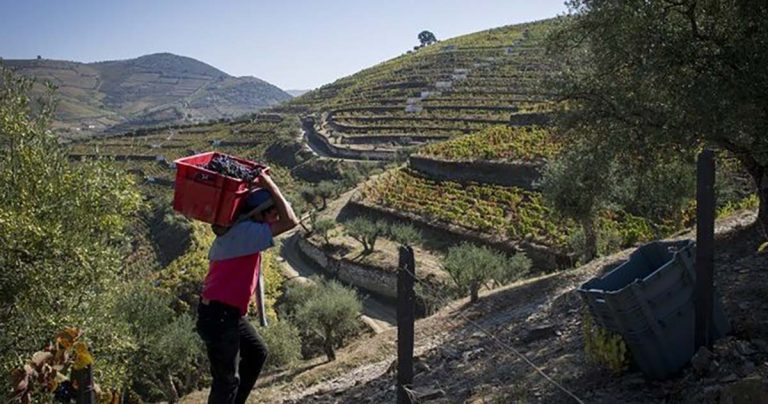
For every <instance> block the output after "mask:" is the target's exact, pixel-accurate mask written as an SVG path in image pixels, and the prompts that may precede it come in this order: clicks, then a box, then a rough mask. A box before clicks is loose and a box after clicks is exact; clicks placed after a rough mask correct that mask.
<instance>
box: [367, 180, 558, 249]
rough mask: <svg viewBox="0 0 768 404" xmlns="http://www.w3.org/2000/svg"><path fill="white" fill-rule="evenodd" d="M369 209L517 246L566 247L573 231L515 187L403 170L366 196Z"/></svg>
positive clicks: (372, 185)
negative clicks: (526, 242)
mask: <svg viewBox="0 0 768 404" xmlns="http://www.w3.org/2000/svg"><path fill="white" fill-rule="evenodd" d="M360 198H361V199H362V201H363V202H365V203H370V204H373V205H378V206H383V207H387V208H390V209H393V210H395V211H401V212H410V213H414V214H416V215H418V216H421V217H423V218H425V219H426V220H437V221H440V222H444V223H450V224H458V225H460V226H462V227H464V228H466V229H469V230H476V231H480V232H484V233H489V234H494V235H497V236H501V237H502V238H509V239H512V240H524V239H527V240H532V241H536V242H538V243H541V244H544V245H548V246H553V247H564V246H565V245H566V242H567V234H568V232H569V231H570V230H572V227H571V226H569V225H568V224H567V223H565V222H563V221H562V220H560V219H558V218H557V217H556V216H555V215H554V214H553V213H552V212H551V211H550V210H549V209H548V208H546V207H545V206H544V205H543V204H542V199H541V195H540V194H538V193H536V192H530V191H525V190H523V189H519V188H514V187H501V186H495V185H488V184H477V183H475V184H472V183H470V184H459V183H456V182H450V181H434V180H431V179H428V178H425V177H422V176H420V175H418V174H417V173H415V172H413V171H410V170H407V169H402V170H394V171H390V172H388V173H387V174H384V175H382V176H381V177H379V178H378V179H377V180H375V181H372V182H369V183H366V184H365V185H364V186H363V187H362V188H361V190H360Z"/></svg>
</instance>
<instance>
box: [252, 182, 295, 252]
mask: <svg viewBox="0 0 768 404" xmlns="http://www.w3.org/2000/svg"><path fill="white" fill-rule="evenodd" d="M259 182H260V184H261V186H263V187H264V188H266V189H267V190H269V192H270V193H272V199H273V200H274V202H275V208H277V212H278V214H279V215H280V219H278V221H277V222H275V223H271V224H270V225H269V227H270V230H272V237H276V236H278V235H280V234H283V233H285V232H287V231H288V230H291V229H293V228H294V227H296V226H297V225H298V224H299V219H297V218H296V213H294V211H293V208H292V207H291V205H290V204H289V203H288V201H286V200H285V197H284V196H283V194H282V192H280V188H278V187H277V185H276V184H275V182H274V181H272V177H270V176H269V174H266V173H265V174H262V175H261V176H260V177H259Z"/></svg>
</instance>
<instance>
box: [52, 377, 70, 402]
mask: <svg viewBox="0 0 768 404" xmlns="http://www.w3.org/2000/svg"><path fill="white" fill-rule="evenodd" d="M53 397H54V398H55V399H56V401H59V402H62V403H69V402H71V401H72V400H73V399H74V398H75V389H74V387H72V382H71V381H69V380H65V381H63V382H61V384H59V386H58V387H57V388H56V391H54V392H53Z"/></svg>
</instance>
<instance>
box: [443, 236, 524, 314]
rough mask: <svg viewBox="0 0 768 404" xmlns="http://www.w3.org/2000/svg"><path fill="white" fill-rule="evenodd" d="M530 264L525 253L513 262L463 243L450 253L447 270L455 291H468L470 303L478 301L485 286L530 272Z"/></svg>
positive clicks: (447, 257) (446, 262)
mask: <svg viewBox="0 0 768 404" xmlns="http://www.w3.org/2000/svg"><path fill="white" fill-rule="evenodd" d="M530 266H531V262H530V260H529V259H528V258H527V257H525V255H524V254H518V256H516V257H515V258H514V259H513V260H510V259H509V258H507V256H506V255H504V254H502V253H500V252H496V251H493V250H491V249H489V248H487V247H480V246H476V245H473V244H469V243H462V244H461V245H459V246H458V247H452V248H450V249H449V250H448V255H447V256H446V258H445V262H444V268H445V270H446V272H448V274H449V275H450V276H451V279H452V280H453V282H454V284H455V286H456V289H457V290H459V291H460V292H462V293H466V292H467V291H468V292H469V295H470V302H473V303H474V302H476V301H477V299H478V292H479V291H480V288H481V287H482V286H487V285H489V284H490V283H491V281H494V282H496V283H501V282H508V281H511V280H514V279H517V278H518V277H520V276H521V275H522V274H524V273H525V272H527V271H528V270H529V269H530Z"/></svg>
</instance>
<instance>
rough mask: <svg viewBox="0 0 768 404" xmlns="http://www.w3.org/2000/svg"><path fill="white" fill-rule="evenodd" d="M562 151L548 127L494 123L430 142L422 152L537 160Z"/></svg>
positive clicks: (450, 156)
mask: <svg viewBox="0 0 768 404" xmlns="http://www.w3.org/2000/svg"><path fill="white" fill-rule="evenodd" d="M558 151H559V146H558V144H557V143H555V141H554V139H553V137H552V135H551V134H550V132H549V130H548V129H543V128H538V127H532V126H528V127H510V126H492V127H489V128H487V129H483V130H481V131H479V132H477V133H473V134H471V135H465V136H460V137H457V138H454V139H451V140H448V141H446V142H439V143H430V144H429V145H427V146H424V147H423V148H422V149H421V150H420V154H423V155H426V156H434V157H439V158H444V159H449V160H536V159H541V158H551V157H553V156H555V155H556V154H557V153H558Z"/></svg>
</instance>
